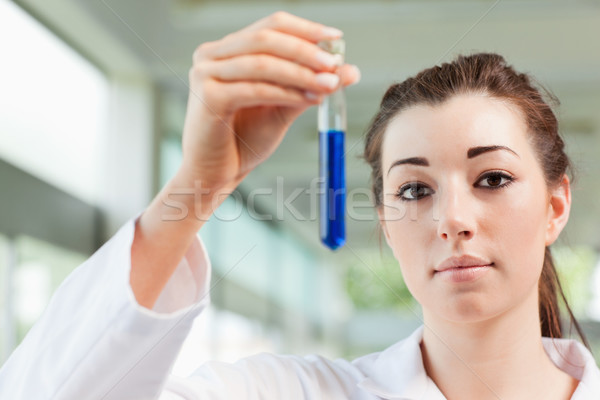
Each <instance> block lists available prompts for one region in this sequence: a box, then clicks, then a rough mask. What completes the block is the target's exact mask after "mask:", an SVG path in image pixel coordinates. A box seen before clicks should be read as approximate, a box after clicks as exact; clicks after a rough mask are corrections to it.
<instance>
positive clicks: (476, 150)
mask: <svg viewBox="0 0 600 400" xmlns="http://www.w3.org/2000/svg"><path fill="white" fill-rule="evenodd" d="M496 150H506V151H509V152H510V153H512V154H514V155H515V156H517V157H518V158H521V157H520V156H519V155H518V154H517V153H516V152H515V151H514V150H513V149H511V148H510V147H506V146H500V145H492V146H477V147H471V148H470V149H469V150H468V151H467V159H472V158H475V157H477V156H480V155H482V154H485V153H489V152H491V151H496ZM405 164H408V165H416V166H420V167H428V166H429V161H428V160H427V159H426V158H424V157H409V158H403V159H401V160H396V161H394V162H393V163H392V165H391V166H390V169H388V172H387V173H388V175H389V174H390V171H391V170H392V168H394V167H396V166H398V165H405Z"/></svg>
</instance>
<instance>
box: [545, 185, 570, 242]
mask: <svg viewBox="0 0 600 400" xmlns="http://www.w3.org/2000/svg"><path fill="white" fill-rule="evenodd" d="M570 211H571V184H570V182H569V177H568V176H567V175H563V179H562V181H561V182H560V184H558V186H557V187H556V188H555V189H553V190H552V192H551V193H550V201H549V204H548V224H547V226H546V246H549V245H551V244H552V243H554V242H555V241H556V239H557V238H558V235H560V233H561V232H562V230H563V228H564V227H565V225H567V221H568V220H569V213H570Z"/></svg>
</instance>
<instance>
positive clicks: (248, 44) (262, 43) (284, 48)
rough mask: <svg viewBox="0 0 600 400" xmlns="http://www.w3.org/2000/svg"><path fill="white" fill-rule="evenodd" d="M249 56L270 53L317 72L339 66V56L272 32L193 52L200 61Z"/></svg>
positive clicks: (259, 32)
mask: <svg viewBox="0 0 600 400" xmlns="http://www.w3.org/2000/svg"><path fill="white" fill-rule="evenodd" d="M247 54H270V55H272V56H276V57H281V58H284V59H286V60H289V61H293V62H296V63H299V64H302V65H305V66H307V67H309V68H312V69H314V70H333V69H335V67H336V65H338V63H339V56H335V55H333V54H330V53H329V52H326V51H324V50H322V49H320V48H319V47H318V46H316V45H315V44H314V43H311V42H309V41H307V40H305V39H302V38H299V37H296V36H293V35H289V34H286V33H282V32H278V31H275V30H270V29H261V30H256V31H251V32H239V33H237V34H232V35H229V36H226V37H225V38H223V39H222V40H220V41H218V42H209V43H204V44H202V45H200V46H199V47H198V49H197V50H196V52H195V53H194V59H195V61H196V62H201V61H202V60H207V59H208V60H210V59H214V60H221V59H226V58H232V57H236V56H240V55H247Z"/></svg>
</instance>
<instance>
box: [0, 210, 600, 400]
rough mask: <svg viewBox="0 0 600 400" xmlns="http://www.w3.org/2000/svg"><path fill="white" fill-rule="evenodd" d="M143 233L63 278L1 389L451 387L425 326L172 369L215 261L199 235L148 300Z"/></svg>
mask: <svg viewBox="0 0 600 400" xmlns="http://www.w3.org/2000/svg"><path fill="white" fill-rule="evenodd" d="M133 234H134V221H129V222H128V223H127V224H126V225H125V226H123V228H121V230H119V232H118V233H117V234H116V235H115V236H114V237H113V238H112V239H111V240H110V241H109V242H108V243H106V244H105V245H104V246H103V247H102V248H101V249H100V250H98V251H97V252H96V253H95V254H94V255H93V256H92V257H91V258H90V259H89V260H87V261H86V262H85V263H84V264H83V265H81V266H80V267H79V268H77V269H76V270H75V271H74V272H73V273H72V274H71V275H70V276H69V277H68V278H67V279H66V280H65V282H64V283H63V284H62V285H61V286H60V288H59V289H58V290H57V292H56V293H55V294H54V296H53V298H52V300H51V302H50V304H49V306H48V308H47V309H46V311H45V312H44V315H43V316H42V317H41V318H40V320H39V321H38V322H37V323H36V325H35V326H34V327H33V328H32V329H31V331H30V332H29V334H28V335H27V337H26V338H25V340H24V341H23V342H22V343H21V345H20V346H19V347H18V348H17V349H16V350H15V351H14V353H13V354H12V355H11V357H10V358H9V360H8V361H7V362H6V363H5V365H4V366H3V367H2V369H1V370H0V399H1V400H42V399H56V400H67V399H68V400H86V399H93V400H99V399H106V400H108V399H119V400H144V399H160V400H169V399H171V400H175V399H177V400H182V399H185V400H192V399H194V400H200V399H203V400H207V399H211V400H221V399H223V400H225V399H228V400H230V399H235V400H255V399H256V400H258V399H274V400H275V399H276V400H282V399H286V400H300V399H327V400H334V399H352V400H367V399H380V398H383V399H415V400H416V399H426V400H441V399H444V396H443V395H442V394H441V392H440V391H439V389H438V388H437V387H436V385H435V384H434V382H433V381H432V380H431V379H430V378H429V377H428V376H427V374H426V373H425V369H424V367H423V363H422V359H421V351H420V348H419V342H420V340H421V337H422V333H423V327H422V326H421V327H420V328H418V329H417V330H416V331H415V332H414V333H413V334H412V335H411V336H409V337H408V338H406V339H404V340H402V341H400V342H398V343H396V344H395V345H393V346H391V347H389V348H388V349H386V350H384V351H383V352H380V353H374V354H370V355H367V356H364V357H361V358H359V359H357V360H355V361H353V362H348V361H345V360H334V361H333V360H328V359H325V358H323V357H319V356H314V355H311V356H307V357H296V356H279V355H269V354H260V355H256V356H253V357H249V358H246V359H243V360H240V361H238V362H237V363H235V364H225V363H217V362H210V363H207V364H205V365H203V366H202V367H200V368H199V369H198V370H197V371H196V372H195V373H194V374H192V375H191V376H190V377H187V378H178V377H174V376H169V375H170V374H169V373H170V369H171V367H172V365H173V362H174V360H175V357H176V355H177V354H178V352H179V350H180V348H181V345H182V343H183V341H184V339H185V338H186V335H187V334H188V332H189V331H190V328H191V326H192V322H193V320H194V318H195V317H196V316H197V315H198V314H199V313H200V312H201V310H202V309H203V308H204V307H205V306H206V305H207V304H208V292H209V282H210V264H209V261H208V258H207V256H206V252H205V250H204V248H203V246H202V244H201V242H200V241H199V240H197V241H195V242H194V243H193V245H192V246H191V247H190V250H189V251H188V253H187V254H186V256H185V258H184V260H182V262H181V263H180V265H179V266H178V267H177V270H176V271H175V273H174V275H173V277H172V278H171V280H170V281H169V283H168V284H167V286H166V287H165V289H164V291H163V292H162V293H161V296H160V298H159V300H158V301H157V304H156V306H155V308H154V310H147V309H145V308H143V307H141V306H139V305H138V304H137V303H136V301H135V298H134V296H133V293H132V291H131V288H130V286H129V268H130V254H131V243H132V239H133ZM555 343H556V345H557V348H558V350H560V353H563V354H564V356H565V357H566V359H567V360H565V359H563V358H561V356H560V355H559V351H557V349H556V348H555V346H553V345H552V341H551V340H550V339H547V338H543V344H544V347H545V349H546V351H547V352H548V354H549V355H550V357H551V358H552V359H553V360H554V362H555V363H556V364H557V366H558V367H559V368H561V369H562V370H564V371H565V372H567V373H569V374H570V375H572V376H573V377H575V378H577V379H578V380H580V381H581V382H580V384H579V386H578V387H577V390H576V392H575V394H574V395H573V397H572V400H592V399H593V400H598V399H600V370H599V369H598V367H597V366H596V364H595V362H594V359H593V358H592V356H591V354H590V353H589V352H588V351H587V350H586V349H585V347H584V346H582V345H581V344H580V343H578V342H576V341H573V340H566V339H561V340H556V341H555ZM571 364H573V365H571Z"/></svg>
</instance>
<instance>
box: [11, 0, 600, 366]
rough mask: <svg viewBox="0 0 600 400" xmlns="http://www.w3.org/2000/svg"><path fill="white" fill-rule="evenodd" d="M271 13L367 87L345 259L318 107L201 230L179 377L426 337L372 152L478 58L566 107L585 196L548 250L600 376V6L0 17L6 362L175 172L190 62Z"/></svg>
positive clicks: (577, 198) (102, 0) (97, 2)
mask: <svg viewBox="0 0 600 400" xmlns="http://www.w3.org/2000/svg"><path fill="white" fill-rule="evenodd" d="M277 10H286V11H289V12H291V13H294V14H296V15H299V16H302V17H305V18H309V19H312V20H316V21H319V22H322V23H325V24H327V25H331V26H335V27H338V28H340V29H342V30H343V31H344V32H345V38H346V41H347V61H348V62H350V63H354V64H357V65H358V66H359V67H360V68H361V71H362V74H363V77H362V81H361V83H360V84H359V85H356V86H353V87H351V88H348V89H347V99H348V114H349V118H348V135H347V143H346V149H347V184H348V221H347V223H348V227H347V230H348V242H347V244H346V246H345V247H344V248H342V249H341V250H338V251H336V252H331V251H329V250H327V249H326V248H324V247H323V246H322V245H321V244H320V242H319V237H318V235H319V234H318V220H317V215H318V212H317V208H316V198H315V196H314V189H315V184H316V181H315V178H316V176H317V173H318V171H317V165H318V160H317V155H318V150H317V149H318V136H317V132H316V110H315V109H312V110H309V111H308V112H307V113H306V114H305V115H303V116H302V117H301V118H300V119H299V120H298V121H297V123H296V124H295V125H294V126H293V127H292V129H291V130H290V132H289V134H288V135H287V136H286V138H285V139H284V141H283V143H282V144H281V146H280V148H279V149H278V150H277V152H276V153H275V154H274V155H273V157H272V158H271V159H270V160H269V161H268V162H267V163H264V164H262V165H261V166H260V167H258V168H257V169H256V170H255V171H254V172H253V173H252V174H251V175H250V176H249V177H248V179H246V181H245V182H244V183H243V184H242V185H241V186H240V188H239V190H238V191H237V192H236V193H235V195H234V196H232V197H231V198H230V199H228V200H227V202H226V203H224V205H223V206H222V207H221V208H220V209H219V210H218V211H217V213H216V214H215V215H214V216H213V218H212V219H211V220H210V221H209V223H208V224H207V225H206V229H203V230H202V232H201V236H202V238H203V240H204V242H205V244H206V246H207V247H208V250H209V254H210V256H211V260H212V263H213V265H214V271H215V272H214V275H215V278H214V282H218V283H217V284H216V285H215V287H214V289H213V290H212V299H213V303H212V306H211V308H210V309H209V310H208V311H207V312H206V313H204V314H203V315H202V316H201V317H200V318H199V319H198V321H197V323H196V324H195V326H194V329H193V332H192V334H191V335H190V337H189V339H188V340H187V342H186V343H185V346H184V348H183V350H182V353H181V355H180V357H179V359H178V361H177V365H176V366H175V370H174V372H175V373H176V374H181V375H185V374H187V373H189V372H191V371H192V370H193V369H194V366H196V365H197V364H198V363H201V362H202V361H204V360H207V359H219V360H224V361H233V360H236V359H238V358H240V357H243V356H245V355H249V354H253V353H256V352H260V351H272V352H283V353H299V354H305V353H313V352H316V353H321V354H323V355H326V356H329V357H339V356H342V357H355V356H357V355H361V354H364V353H365V352H370V351H375V350H380V349H383V348H385V347H386V346H388V345H390V344H391V343H394V342H395V341H397V340H399V339H401V338H403V337H405V336H406V335H408V334H409V333H410V332H412V330H413V329H414V328H415V327H417V326H418V325H420V324H421V321H420V315H421V314H420V309H419V307H418V305H417V304H416V303H415V302H414V300H412V298H411V296H410V294H409V293H408V291H407V289H406V287H405V285H404V283H403V281H402V277H401V275H400V271H399V267H398V265H397V264H396V262H395V261H394V259H393V257H392V256H391V253H390V252H389V251H388V249H387V248H386V245H385V242H384V241H382V240H381V239H380V236H379V232H378V230H377V223H376V220H375V215H374V213H373V210H372V208H371V206H370V195H369V190H368V188H369V183H368V174H369V171H368V168H367V166H366V165H365V164H364V162H363V161H362V160H361V159H360V158H359V155H360V153H361V151H362V137H363V134H364V131H365V128H366V126H367V124H368V122H369V120H370V119H371V117H372V116H373V114H374V112H375V111H376V109H377V106H378V103H379V101H380V99H381V96H382V95H383V93H384V91H385V89H386V88H387V87H388V86H389V85H390V84H391V83H393V82H396V81H401V80H403V79H404V78H406V77H408V76H410V75H414V74H415V73H417V72H418V71H420V70H421V69H422V68H425V67H429V66H432V65H435V64H438V63H440V62H443V61H448V60H451V59H452V58H454V57H455V56H456V55H457V54H461V53H471V52H476V51H489V52H498V53H500V54H502V55H504V56H505V57H506V58H507V60H508V61H509V63H511V64H513V65H514V66H516V68H517V69H518V70H520V71H523V72H529V73H532V74H533V75H534V76H536V77H537V78H538V80H539V82H540V83H541V84H542V85H544V86H545V87H547V88H549V89H550V90H551V91H552V92H553V93H554V94H556V95H557V96H558V98H559V99H560V101H561V106H560V107H559V108H558V109H557V113H558V115H559V118H560V121H561V126H562V133H563V135H564V137H565V139H566V142H567V146H568V152H569V154H570V155H571V157H572V158H573V161H574V163H575V167H576V172H577V179H576V182H575V186H574V192H573V196H574V201H573V211H572V216H571V220H570V222H569V224H568V226H567V228H566V232H565V233H564V234H563V235H562V239H561V241H560V242H559V243H557V244H556V245H555V246H554V247H553V251H554V254H555V256H556V258H557V264H558V268H559V269H560V271H561V274H562V277H563V285H564V287H565V290H566V292H567V296H569V298H570V301H571V307H572V308H573V310H574V312H575V313H576V315H577V316H578V317H579V319H580V321H581V322H582V324H583V326H584V329H585V331H586V332H587V334H588V336H589V339H591V341H592V343H593V347H594V349H595V356H596V357H597V360H600V262H599V259H600V202H599V201H598V200H597V199H598V198H599V197H600V181H599V180H598V176H599V175H600V161H599V155H600V41H599V40H598V39H599V38H600V1H597V0H587V1H585V0H579V1H554V0H543V1H542V0H540V1H516V0H504V1H486V0H470V1H469V0H466V1H442V0H439V1H423V0H419V1H417V0H412V1H382V0H380V1H370V2H366V1H350V0H346V1H338V0H319V1H315V0H287V1H275V0H273V1H270V0H264V1H242V0H220V1H216V0H160V1H159V0H94V1H83V0H19V1H8V0H0V49H1V51H2V62H1V63H0V183H1V184H2V187H1V189H0V364H1V363H2V362H3V361H4V360H5V359H6V358H7V357H8V355H9V354H10V353H11V351H12V350H13V349H14V347H15V346H16V345H17V344H18V343H19V342H20V340H21V339H22V338H23V337H24V335H25V334H26V333H27V331H28V329H29V328H30V327H31V325H32V324H33V323H34V322H35V320H36V319H37V318H38V317H39V316H40V315H41V313H42V312H43V310H44V308H45V306H46V304H47V302H48V300H49V298H50V296H51V294H52V293H53V291H54V290H55V289H56V288H57V287H58V286H59V285H60V283H61V282H62V280H63V279H64V278H65V277H66V276H67V275H68V274H69V273H70V271H72V270H73V269H74V268H75V267H76V266H77V265H78V264H79V263H81V262H82V261H83V260H85V259H86V258H87V257H88V256H89V255H90V254H92V253H93V252H94V251H95V250H96V249H97V248H98V247H99V246H100V245H101V244H102V243H103V242H104V241H106V240H107V239H108V238H109V237H110V236H111V235H112V234H114V233H115V232H116V230H117V229H118V228H119V226H121V225H122V224H123V223H124V222H125V221H127V220H128V219H129V218H132V217H134V216H135V215H136V214H137V213H139V212H140V211H142V210H143V209H144V207H145V206H146V205H147V204H148V202H149V201H150V200H151V198H152V197H153V196H154V194H155V193H156V192H157V191H158V190H159V188H160V187H161V186H162V185H163V184H164V183H165V182H166V181H167V180H168V179H169V177H170V176H171V175H172V174H173V173H174V171H175V169H176V168H177V166H178V164H179V161H180V158H181V145H180V141H181V131H182V126H183V120H184V115H185V105H186V99H187V93H188V88H187V72H188V69H189V68H190V66H191V55H192V53H193V51H194V49H195V48H196V46H197V45H199V44H200V43H202V42H205V41H212V40H216V39H219V38H221V37H222V36H224V35H226V34H227V33H230V32H232V31H235V30H238V29H240V28H242V27H244V26H246V25H248V24H249V23H251V22H253V21H255V20H257V19H259V18H261V17H263V16H266V15H268V14H270V13H272V12H274V11H277Z"/></svg>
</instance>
